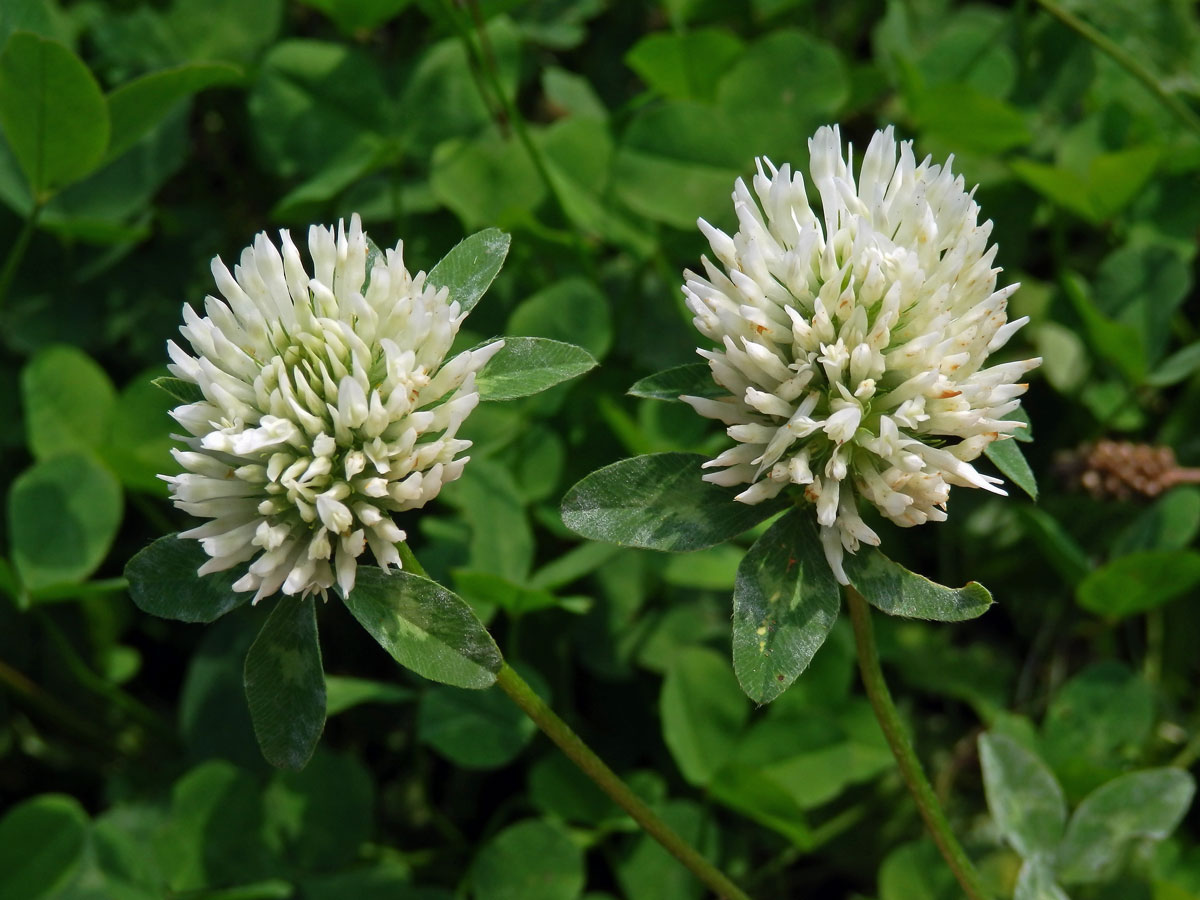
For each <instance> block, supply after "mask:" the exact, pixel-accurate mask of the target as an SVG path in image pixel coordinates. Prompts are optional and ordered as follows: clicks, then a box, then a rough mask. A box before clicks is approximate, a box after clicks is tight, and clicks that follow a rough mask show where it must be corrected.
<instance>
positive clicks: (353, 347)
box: [160, 215, 503, 603]
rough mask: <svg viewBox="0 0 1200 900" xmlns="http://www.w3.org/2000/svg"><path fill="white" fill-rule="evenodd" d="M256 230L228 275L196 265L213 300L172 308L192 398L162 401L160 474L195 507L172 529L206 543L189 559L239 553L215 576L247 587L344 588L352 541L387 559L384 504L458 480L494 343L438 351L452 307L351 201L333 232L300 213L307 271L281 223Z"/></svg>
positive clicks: (174, 353) (182, 505)
mask: <svg viewBox="0 0 1200 900" xmlns="http://www.w3.org/2000/svg"><path fill="white" fill-rule="evenodd" d="M279 236H280V247H279V248H276V246H275V245H274V244H273V243H272V242H271V240H270V239H269V238H268V236H267V234H266V233H265V232H264V233H262V234H259V235H258V236H257V237H256V238H255V240H254V244H253V246H251V247H247V248H246V249H245V250H243V251H242V257H241V261H240V264H239V265H235V266H234V269H233V272H232V273H230V271H229V269H228V268H226V266H225V264H224V263H222V262H221V259H220V257H217V258H216V259H214V260H213V263H212V272H213V276H214V277H215V279H216V284H217V287H218V289H219V290H220V292H221V294H222V295H223V296H224V299H223V300H222V299H219V298H217V297H213V296H209V297H207V298H206V299H205V304H204V309H205V312H206V313H207V315H206V316H204V317H201V316H200V315H199V314H198V313H196V312H195V311H194V310H193V309H192V308H191V307H190V306H187V305H185V306H184V307H183V319H184V325H183V326H182V327H181V328H180V329H179V330H180V333H181V334H182V335H183V337H184V338H186V339H187V341H188V343H189V344H190V345H191V347H192V350H193V351H194V353H195V355H194V356H193V355H192V354H189V353H188V352H186V351H185V350H183V349H181V348H180V347H179V346H178V345H177V344H176V343H175V342H174V341H170V342H168V345H167V347H168V350H169V353H170V356H171V360H172V365H171V366H170V370H171V372H172V373H173V374H174V375H175V376H177V377H178V378H180V379H182V380H184V381H188V382H191V383H194V384H195V385H197V386H198V387H199V390H200V392H201V393H202V394H203V399H202V400H198V401H196V402H194V403H188V404H185V405H183V406H179V407H177V408H176V409H175V410H174V411H173V412H172V413H171V415H172V416H173V417H174V418H175V420H176V421H177V422H178V423H179V424H180V425H181V426H182V427H183V428H184V429H185V430H186V431H187V433H188V435H187V436H177V439H178V440H180V441H182V442H183V443H184V444H185V445H186V449H182V450H180V449H176V450H174V451H172V452H173V453H174V455H175V459H176V460H178V462H179V464H180V466H181V467H182V468H183V469H184V470H185V472H184V474H182V475H176V476H160V477H162V478H163V480H165V481H166V482H167V483H168V484H170V485H171V489H172V491H171V498H172V499H173V500H174V501H175V505H176V506H177V507H178V508H179V509H182V510H184V511H185V512H187V513H190V514H192V515H194V516H198V517H201V518H205V519H209V520H210V521H208V522H206V523H204V524H203V525H200V526H199V527H197V528H193V529H191V530H189V531H185V532H182V533H181V535H180V536H181V537H185V538H196V539H197V540H199V541H200V542H201V543H202V544H203V546H204V550H205V552H206V553H207V554H208V555H209V556H210V557H211V559H209V560H208V561H207V562H206V563H205V564H204V565H203V566H202V567H201V568H200V569H199V574H200V575H205V574H208V573H210V572H219V571H222V570H225V569H229V568H232V567H233V566H236V565H238V564H239V563H242V562H245V561H246V560H249V559H252V558H253V559H254V561H253V562H252V563H251V564H250V566H249V570H248V571H247V573H246V574H245V575H244V576H242V577H241V578H240V579H239V580H238V581H236V582H235V583H234V585H233V587H234V589H235V590H238V591H255V595H254V602H256V603H257V602H258V601H259V600H260V599H262V598H263V597H266V596H269V595H270V594H273V593H275V591H277V590H280V589H282V590H283V592H284V593H285V594H301V595H304V594H309V593H319V594H321V595H322V596H323V597H324V596H327V591H328V589H329V588H330V587H332V586H333V584H334V582H335V581H336V583H337V584H338V586H339V587H340V588H341V590H342V592H343V593H349V591H350V590H351V589H352V588H353V587H354V578H355V570H356V566H357V560H358V557H359V556H360V555H361V554H362V553H363V551H364V549H365V548H366V547H370V548H371V551H372V553H373V554H374V557H375V560H376V561H377V562H378V563H379V565H380V566H382V567H383V568H384V569H385V570H386V569H388V568H389V567H396V568H399V567H400V556H399V553H398V551H397V549H396V544H397V543H398V542H400V541H403V540H404V538H405V534H404V532H403V531H401V530H400V529H399V528H398V527H397V526H396V523H395V522H394V521H393V519H392V513H394V512H400V511H403V510H408V509H414V508H417V507H420V506H423V505H425V503H427V502H428V501H429V500H431V499H433V498H434V497H435V496H437V494H438V492H439V491H440V490H441V489H442V485H444V484H446V483H447V482H449V481H453V480H454V479H456V478H458V477H459V475H460V474H461V473H462V470H463V466H464V465H465V464H466V462H467V460H468V458H469V457H465V456H460V454H461V453H462V452H463V451H464V450H466V449H467V448H468V447H469V446H470V445H471V442H470V441H465V440H459V439H457V438H456V437H455V434H456V433H457V431H458V428H459V426H460V425H461V424H462V422H463V420H464V419H465V418H466V417H467V415H468V413H470V412H471V410H472V409H474V407H475V405H476V404H477V403H478V402H479V394H478V392H477V391H476V390H475V373H476V372H477V371H479V369H480V367H481V366H483V364H484V363H486V362H487V361H488V360H489V359H490V358H491V357H492V356H493V355H494V354H495V353H496V351H498V350H499V349H500V348H501V347H502V346H503V341H495V342H493V343H490V344H488V345H486V346H484V347H481V348H478V349H475V350H467V351H464V352H462V353H460V354H458V355H457V356H455V357H454V358H453V359H451V360H449V361H444V359H445V356H446V352H447V351H448V350H449V349H450V345H451V343H452V342H453V340H454V337H455V335H456V334H457V332H458V328H459V325H460V324H461V323H462V321H463V319H464V318H465V317H466V313H464V312H461V311H460V309H459V304H458V303H457V302H450V301H449V299H448V296H447V291H446V289H444V288H443V289H441V290H438V289H437V288H435V287H434V286H433V285H431V284H429V283H428V282H427V281H426V277H425V273H424V272H419V273H418V274H417V275H416V276H415V277H413V276H410V275H409V273H408V270H407V269H405V267H404V255H403V242H401V243H399V244H397V245H396V248H395V249H394V250H388V251H387V252H386V254H381V255H380V256H378V257H377V258H376V259H375V260H374V264H373V267H372V269H371V272H370V278H369V280H368V279H367V265H368V246H367V240H366V235H365V234H364V233H363V230H362V223H361V222H360V221H359V217H358V216H357V215H355V216H353V217H352V218H351V220H350V228H349V231H347V230H346V228H345V224H344V223H343V222H339V223H338V227H337V232H336V234H335V233H334V231H333V229H331V228H323V227H320V226H315V225H314V226H313V227H312V228H310V229H309V233H308V249H309V253H310V254H311V256H312V260H313V275H312V276H311V277H310V276H309V274H308V272H307V271H306V270H305V267H304V263H303V262H302V260H301V258H300V253H299V252H298V251H297V249H296V246H295V244H293V242H292V239H291V237H290V236H289V234H288V232H287V231H281V232H280V235H279Z"/></svg>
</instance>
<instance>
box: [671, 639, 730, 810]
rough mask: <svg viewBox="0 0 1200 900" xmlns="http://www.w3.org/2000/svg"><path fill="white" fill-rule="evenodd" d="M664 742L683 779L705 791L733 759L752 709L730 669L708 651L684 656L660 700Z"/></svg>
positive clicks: (688, 652)
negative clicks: (703, 788) (705, 786)
mask: <svg viewBox="0 0 1200 900" xmlns="http://www.w3.org/2000/svg"><path fill="white" fill-rule="evenodd" d="M659 711H660V714H661V715H662V729H663V739H664V740H665V741H666V743H667V747H668V748H669V749H670V751H671V755H672V756H673V757H674V758H675V763H676V765H678V766H679V771H680V772H681V773H682V774H683V777H684V778H686V779H687V780H688V782H690V783H691V784H694V785H697V786H703V785H706V784H708V783H709V781H711V780H712V777H713V775H715V774H716V773H717V770H719V769H720V768H721V766H722V765H724V764H725V761H726V760H727V759H729V757H730V754H731V753H732V752H733V749H734V747H735V746H736V744H737V739H738V736H739V734H740V733H741V730H742V728H743V727H744V726H745V724H746V720H747V719H748V718H749V717H750V704H749V703H748V702H747V701H746V698H745V696H743V694H742V691H741V689H740V688H739V687H738V684H737V681H736V680H735V679H734V678H733V674H732V673H731V672H730V671H729V663H727V662H726V661H725V660H724V659H722V658H721V656H720V655H718V654H717V653H715V652H714V651H712V650H709V649H707V648H704V647H691V648H688V649H685V650H681V651H680V652H679V653H677V654H676V655H675V658H674V659H673V660H672V661H671V665H670V667H669V668H668V669H667V676H666V678H665V679H664V680H663V686H662V694H661V695H660V696H659Z"/></svg>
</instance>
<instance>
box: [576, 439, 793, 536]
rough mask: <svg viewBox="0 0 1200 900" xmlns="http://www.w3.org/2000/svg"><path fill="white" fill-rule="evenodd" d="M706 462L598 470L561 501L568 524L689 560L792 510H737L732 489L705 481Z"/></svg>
mask: <svg viewBox="0 0 1200 900" xmlns="http://www.w3.org/2000/svg"><path fill="white" fill-rule="evenodd" d="M705 462H707V460H706V459H705V458H704V457H703V456H700V455H698V454H694V453H649V454H646V455H645V456H635V457H633V458H632V459H623V460H621V461H619V462H615V463H612V464H611V465H608V466H605V467H604V468H602V469H597V470H596V471H595V472H592V473H591V474H590V475H588V476H586V477H585V478H583V479H582V480H581V481H579V482H578V483H577V484H576V485H575V486H574V487H572V488H571V489H570V490H569V491H567V493H566V496H564V497H563V501H562V517H563V524H564V525H566V526H567V527H568V528H570V529H571V530H572V531H574V532H575V533H576V534H580V535H582V536H583V537H585V538H590V539H592V540H594V541H608V542H609V543H612V544H620V545H621V546H624V547H645V548H647V549H649V550H666V551H672V552H685V551H688V550H702V549H704V548H705V547H712V546H713V545H715V544H720V543H721V542H723V541H727V540H729V539H730V538H732V537H737V536H738V535H739V534H741V533H742V532H743V531H745V530H747V529H748V528H753V527H754V526H755V525H757V524H758V523H759V522H761V521H762V520H763V519H766V518H768V517H770V516H773V515H774V514H775V513H777V512H779V511H780V510H781V509H783V508H784V507H785V506H787V502H786V501H785V500H776V501H773V502H772V501H768V502H765V503H757V504H752V505H751V504H745V503H738V502H737V501H735V500H734V499H733V497H734V494H736V493H737V490H736V489H735V488H722V487H718V486H716V485H714V484H710V483H709V482H707V481H702V480H701V477H702V476H703V474H704V470H703V468H702V466H703V465H704V463H705Z"/></svg>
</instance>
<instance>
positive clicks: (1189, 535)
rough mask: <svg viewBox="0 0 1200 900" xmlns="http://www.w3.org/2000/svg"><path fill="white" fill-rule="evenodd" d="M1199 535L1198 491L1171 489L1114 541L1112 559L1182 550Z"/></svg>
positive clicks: (1189, 486) (1188, 487) (1185, 487)
mask: <svg viewBox="0 0 1200 900" xmlns="http://www.w3.org/2000/svg"><path fill="white" fill-rule="evenodd" d="M1198 533H1200V489H1198V488H1196V487H1193V486H1192V485H1180V486H1179V487H1175V488H1172V489H1171V490H1169V491H1167V492H1166V493H1165V494H1163V495H1162V496H1161V497H1159V498H1158V499H1157V500H1155V501H1154V503H1153V504H1152V505H1151V506H1150V508H1149V509H1146V510H1144V511H1143V512H1141V513H1139V514H1138V517H1137V518H1136V519H1134V520H1133V521H1132V522H1130V523H1129V524H1128V525H1127V526H1126V527H1125V528H1124V529H1123V530H1122V531H1121V533H1120V534H1118V535H1117V539H1116V540H1115V541H1113V545H1112V555H1113V556H1124V555H1126V554H1129V553H1136V552H1137V551H1139V550H1182V549H1184V548H1185V547H1187V546H1188V545H1189V544H1191V542H1192V540H1193V539H1194V538H1195V537H1196V535H1197V534H1198Z"/></svg>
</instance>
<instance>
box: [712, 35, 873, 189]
mask: <svg viewBox="0 0 1200 900" xmlns="http://www.w3.org/2000/svg"><path fill="white" fill-rule="evenodd" d="M849 99H850V77H849V74H848V72H847V67H846V64H845V62H844V61H843V59H842V56H841V54H840V53H839V52H838V50H837V48H835V47H834V46H832V45H831V44H828V43H826V42H825V41H822V40H820V39H819V38H816V37H813V36H812V35H811V34H808V33H806V32H803V31H800V30H797V29H790V28H781V29H776V30H774V31H772V32H770V33H769V34H767V36H765V37H763V38H761V39H759V40H758V41H757V42H756V43H755V44H753V45H752V46H751V47H750V48H749V49H748V50H746V52H745V53H744V54H742V56H741V57H740V58H739V59H738V61H737V62H736V63H735V64H734V65H733V66H732V67H731V68H730V69H729V70H728V71H726V72H725V74H724V75H723V76H722V77H721V82H720V85H719V86H718V88H717V106H718V108H720V109H721V110H722V111H723V112H724V113H725V114H726V115H727V116H728V117H729V120H730V123H731V125H732V127H733V128H735V129H736V130H737V133H738V134H740V135H744V136H746V137H747V138H749V137H750V136H752V139H753V143H754V150H753V153H754V154H763V155H767V156H771V157H773V158H775V159H776V161H778V162H783V161H785V160H787V159H795V158H797V157H798V156H799V154H801V153H802V152H803V151H804V150H805V148H806V145H807V141H808V138H810V137H811V136H812V133H813V131H815V130H816V128H817V126H818V125H822V124H825V123H826V122H829V121H831V120H832V121H836V120H837V114H838V112H839V111H840V110H841V109H842V107H843V105H844V104H845V103H846V101H847V100H849ZM746 156H747V158H746V162H747V163H748V162H750V159H749V157H750V156H751V154H750V153H747V154H746ZM732 188H733V185H732V184H730V185H729V188H727V191H728V190H732ZM728 200H729V198H728V195H727V196H726V198H725V201H726V203H728Z"/></svg>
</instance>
